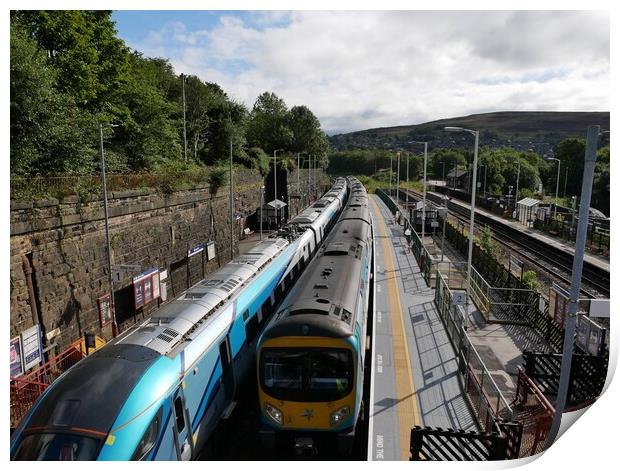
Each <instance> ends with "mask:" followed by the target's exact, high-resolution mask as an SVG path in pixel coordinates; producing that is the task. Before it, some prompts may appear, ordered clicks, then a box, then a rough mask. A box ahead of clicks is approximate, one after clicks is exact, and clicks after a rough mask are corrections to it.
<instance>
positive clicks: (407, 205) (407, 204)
mask: <svg viewBox="0 0 620 471" xmlns="http://www.w3.org/2000/svg"><path fill="white" fill-rule="evenodd" d="M409 154H410V152H408V153H407V192H406V193H405V194H406V195H407V202H406V203H405V206H406V207H407V214H409Z"/></svg>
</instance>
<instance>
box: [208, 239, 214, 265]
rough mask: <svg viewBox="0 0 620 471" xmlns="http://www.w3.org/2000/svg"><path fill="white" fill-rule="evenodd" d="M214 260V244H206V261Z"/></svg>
mask: <svg viewBox="0 0 620 471" xmlns="http://www.w3.org/2000/svg"><path fill="white" fill-rule="evenodd" d="M214 258H215V242H213V241H211V242H207V261H209V260H213V259H214Z"/></svg>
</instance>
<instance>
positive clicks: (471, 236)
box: [444, 126, 479, 327]
mask: <svg viewBox="0 0 620 471" xmlns="http://www.w3.org/2000/svg"><path fill="white" fill-rule="evenodd" d="M444 130H445V131H448V132H468V133H470V134H472V135H473V136H474V168H473V172H472V176H473V180H474V181H473V185H472V191H471V211H470V216H469V251H468V254H467V297H466V299H465V313H466V319H469V297H470V294H471V258H472V253H473V248H474V213H475V209H476V167H477V165H478V140H479V132H478V131H473V130H471V129H465V128H459V127H453V126H447V127H445V128H444ZM466 327H467V322H466Z"/></svg>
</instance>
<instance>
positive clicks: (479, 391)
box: [435, 273, 513, 433]
mask: <svg viewBox="0 0 620 471" xmlns="http://www.w3.org/2000/svg"><path fill="white" fill-rule="evenodd" d="M435 288H436V289H435V305H436V306H437V309H438V311H439V315H440V317H441V320H442V322H443V324H444V327H445V328H446V332H447V333H448V338H449V339H450V342H451V343H452V347H453V348H454V351H455V352H456V354H457V361H458V369H459V379H460V381H461V386H462V388H463V391H464V392H465V395H466V397H467V399H468V402H469V404H470V406H471V408H472V411H473V412H474V415H475V417H476V420H477V422H478V424H479V426H480V428H481V429H482V430H484V431H486V432H488V433H491V432H492V431H493V430H494V423H495V422H496V421H497V420H499V419H502V420H505V421H509V420H511V419H512V414H513V412H512V408H511V407H510V405H509V404H508V401H506V398H505V397H504V395H503V394H502V392H501V391H500V389H499V387H498V386H497V384H496V383H495V381H494V380H493V377H492V376H491V374H490V373H489V370H488V369H487V368H486V366H485V365H484V362H483V361H482V359H481V358H480V355H479V354H478V352H477V351H476V348H475V347H474V345H473V344H472V343H471V341H470V340H469V337H468V336H467V332H466V331H465V329H464V324H465V313H464V312H463V308H462V307H461V306H458V305H455V304H454V303H453V301H452V299H453V298H452V291H451V290H450V288H449V287H448V283H447V282H446V280H445V279H444V277H443V275H442V274H441V273H438V274H437V278H436V285H435Z"/></svg>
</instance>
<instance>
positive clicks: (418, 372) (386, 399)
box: [368, 195, 476, 461]
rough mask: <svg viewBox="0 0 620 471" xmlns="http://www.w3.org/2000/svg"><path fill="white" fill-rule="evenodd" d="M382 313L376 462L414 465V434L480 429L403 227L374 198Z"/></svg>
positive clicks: (375, 388)
mask: <svg viewBox="0 0 620 471" xmlns="http://www.w3.org/2000/svg"><path fill="white" fill-rule="evenodd" d="M370 201H371V210H372V214H373V217H374V222H375V253H376V270H377V272H376V293H375V296H376V298H375V300H376V308H375V309H376V311H375V319H374V340H373V342H374V347H373V376H372V379H371V399H370V402H371V404H370V407H369V411H368V413H369V421H370V423H369V443H368V459H369V460H372V461H375V460H408V459H409V456H410V450H409V437H410V433H411V429H412V428H413V427H414V426H416V425H418V426H427V427H442V428H452V429H463V430H476V421H475V419H474V417H473V416H472V414H471V412H470V409H469V408H468V406H467V403H466V400H465V398H464V396H463V393H462V391H461V388H460V385H459V381H458V377H457V374H458V373H457V369H458V365H457V359H456V356H455V353H454V350H453V349H452V345H451V344H450V340H449V338H448V335H447V333H446V331H445V329H444V326H443V324H442V322H441V320H440V318H439V313H438V311H437V308H436V306H435V304H434V302H433V299H434V290H433V289H431V288H428V287H427V286H426V283H425V281H424V279H423V276H422V274H421V273H420V270H419V268H418V266H417V264H416V262H415V259H414V258H413V255H412V254H410V253H408V251H407V246H406V240H405V237H404V235H403V231H402V228H401V227H399V226H398V224H396V223H395V222H394V218H393V216H392V215H391V214H390V212H389V210H388V208H387V207H386V206H385V204H384V203H383V202H382V201H381V200H380V199H379V198H378V197H377V196H376V195H371V198H370Z"/></svg>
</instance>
